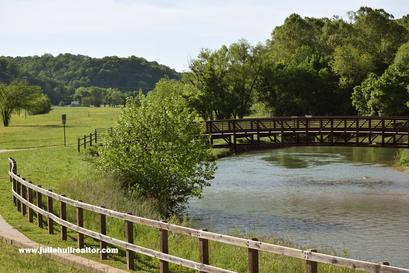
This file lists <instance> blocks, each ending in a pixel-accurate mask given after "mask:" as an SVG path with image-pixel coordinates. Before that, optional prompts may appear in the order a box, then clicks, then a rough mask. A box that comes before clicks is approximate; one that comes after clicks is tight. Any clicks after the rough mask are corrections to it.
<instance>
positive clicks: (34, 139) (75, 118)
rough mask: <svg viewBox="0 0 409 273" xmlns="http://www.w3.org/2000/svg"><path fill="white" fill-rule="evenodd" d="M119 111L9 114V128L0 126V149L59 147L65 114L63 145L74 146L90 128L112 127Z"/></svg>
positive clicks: (66, 109) (88, 109)
mask: <svg viewBox="0 0 409 273" xmlns="http://www.w3.org/2000/svg"><path fill="white" fill-rule="evenodd" d="M119 112H120V108H108V107H107V108H104V107H101V108H94V107H59V106H54V107H53V110H52V111H51V112H50V113H48V114H45V115H35V116H30V115H25V114H24V112H23V113H20V115H13V117H12V119H11V124H10V126H9V127H3V126H2V125H0V150H1V149H21V148H32V147H45V146H63V145H64V138H63V136H64V133H63V126H62V123H61V115H62V114H66V115H67V125H66V134H67V144H68V145H76V143H77V137H78V136H81V135H84V134H88V133H90V132H91V130H92V129H94V128H107V127H112V126H113V125H114V124H115V122H116V120H117V117H118V114H119Z"/></svg>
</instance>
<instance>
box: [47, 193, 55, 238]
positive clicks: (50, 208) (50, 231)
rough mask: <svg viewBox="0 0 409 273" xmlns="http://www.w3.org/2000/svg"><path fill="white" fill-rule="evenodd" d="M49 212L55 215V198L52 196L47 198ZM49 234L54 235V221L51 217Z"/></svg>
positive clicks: (49, 219)
mask: <svg viewBox="0 0 409 273" xmlns="http://www.w3.org/2000/svg"><path fill="white" fill-rule="evenodd" d="M49 191H52V190H49ZM47 211H48V212H49V213H53V198H52V197H50V196H47ZM48 234H54V221H53V219H51V218H50V217H48Z"/></svg>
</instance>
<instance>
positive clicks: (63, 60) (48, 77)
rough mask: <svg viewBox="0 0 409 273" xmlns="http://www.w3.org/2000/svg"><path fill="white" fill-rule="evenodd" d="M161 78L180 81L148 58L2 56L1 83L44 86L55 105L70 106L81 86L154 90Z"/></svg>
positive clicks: (174, 74) (172, 72) (124, 90)
mask: <svg viewBox="0 0 409 273" xmlns="http://www.w3.org/2000/svg"><path fill="white" fill-rule="evenodd" d="M161 78H170V79H179V78H180V75H179V73H177V72H176V71H175V70H173V69H171V68H169V67H167V66H164V65H160V64H158V63H157V62H148V61H147V60H145V59H144V58H139V57H135V56H131V57H128V58H120V57H116V56H111V57H104V58H91V57H88V56H83V55H73V54H60V55H58V56H53V55H51V54H44V55H42V56H30V57H0V82H2V83H6V84H8V83H10V82H12V81H13V80H16V79H20V80H25V81H26V82H28V83H29V84H31V85H36V86H40V87H41V88H42V90H43V92H44V94H46V95H47V96H48V97H49V98H50V100H51V102H52V104H54V105H57V104H59V103H60V102H62V103H64V104H67V103H70V102H71V101H72V100H73V99H75V98H74V94H75V92H76V90H77V89H78V88H80V87H98V88H105V89H107V88H113V89H117V90H119V91H121V92H124V93H125V92H131V91H136V90H137V91H139V90H142V91H144V92H147V91H149V90H152V89H153V88H154V86H155V83H156V82H157V81H158V80H159V79H161Z"/></svg>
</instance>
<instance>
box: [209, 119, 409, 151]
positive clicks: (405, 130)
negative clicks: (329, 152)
mask: <svg viewBox="0 0 409 273" xmlns="http://www.w3.org/2000/svg"><path fill="white" fill-rule="evenodd" d="M206 134H207V135H208V136H209V139H210V142H211V144H212V145H213V147H214V148H226V147H227V148H230V149H231V150H233V151H238V150H243V149H247V148H262V147H283V146H296V145H303V146H305V145H306V146H312V145H316V146H323V145H331V146H364V147H367V146H374V147H393V148H409V117H407V116H405V117H358V116H334V117H327V116H306V117H274V118H251V119H232V120H210V121H206ZM216 139H221V140H223V141H222V143H214V140H216Z"/></svg>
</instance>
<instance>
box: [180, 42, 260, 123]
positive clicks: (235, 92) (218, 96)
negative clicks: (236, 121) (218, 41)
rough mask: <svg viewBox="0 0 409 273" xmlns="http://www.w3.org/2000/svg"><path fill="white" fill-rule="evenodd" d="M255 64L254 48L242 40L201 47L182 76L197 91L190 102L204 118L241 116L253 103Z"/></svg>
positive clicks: (256, 73) (255, 76) (247, 111)
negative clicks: (229, 43) (189, 71)
mask: <svg viewBox="0 0 409 273" xmlns="http://www.w3.org/2000/svg"><path fill="white" fill-rule="evenodd" d="M257 64H258V62H257V61H256V56H255V54H254V48H253V47H252V46H251V45H250V44H249V43H248V42H247V41H245V40H240V41H239V42H237V43H233V44H231V45H230V46H229V47H226V46H222V47H221V48H220V49H218V50H216V51H210V50H202V51H201V53H200V54H199V56H198V58H197V59H195V60H194V61H193V62H192V63H191V65H190V69H191V71H192V72H191V73H190V74H187V75H185V77H184V80H185V81H188V82H190V83H191V84H192V85H193V86H194V87H195V88H196V91H197V93H196V94H193V93H192V94H191V97H190V98H191V101H192V105H195V107H196V109H197V110H198V112H199V113H200V114H201V115H202V117H203V118H204V119H208V118H211V119H213V118H216V119H223V118H230V117H234V118H243V116H244V115H246V114H249V113H250V107H251V105H252V102H253V97H254V90H255V86H256V81H257V75H258V67H257ZM192 91H194V90H192Z"/></svg>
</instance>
